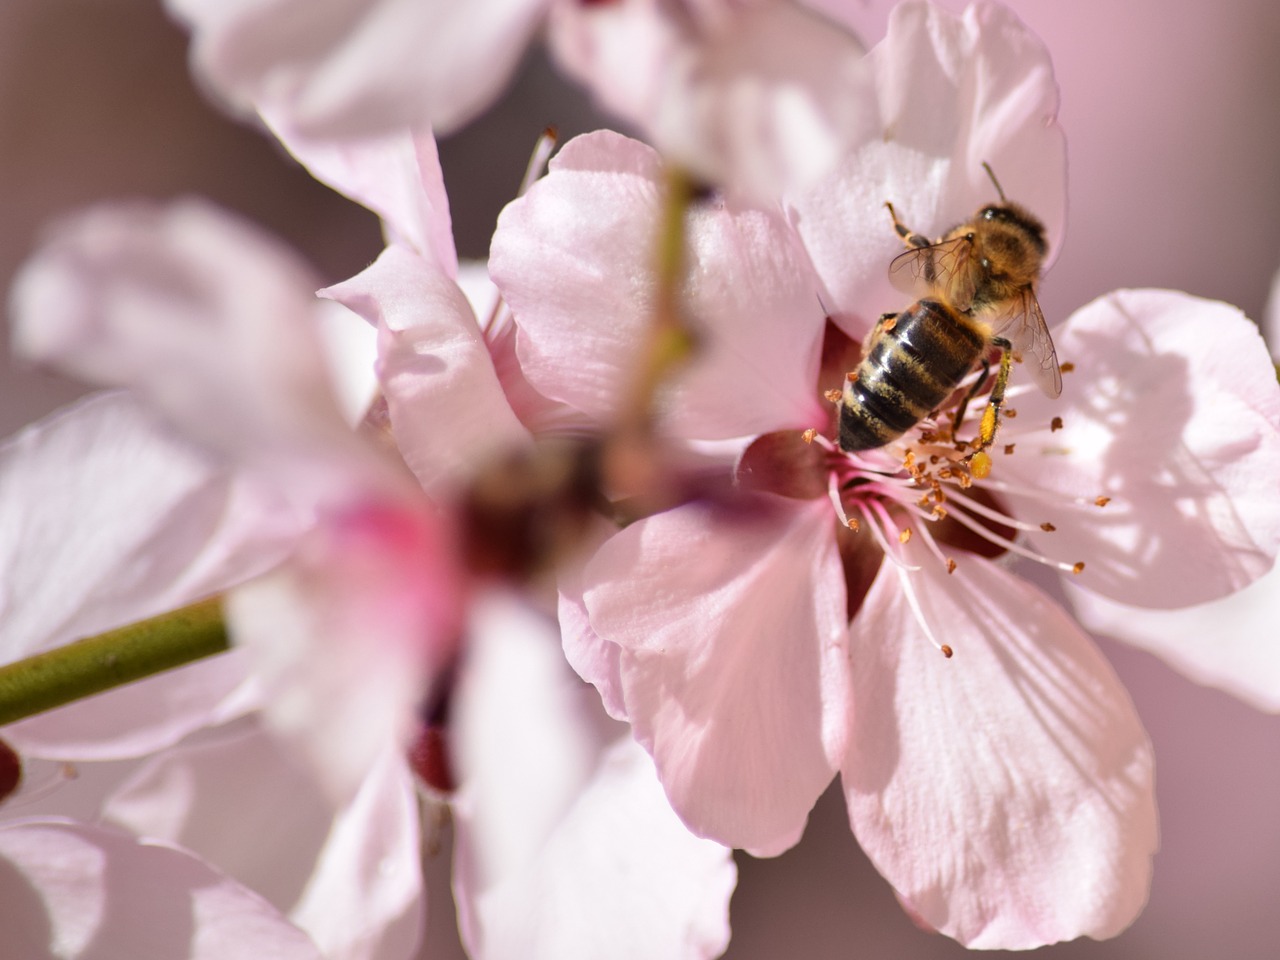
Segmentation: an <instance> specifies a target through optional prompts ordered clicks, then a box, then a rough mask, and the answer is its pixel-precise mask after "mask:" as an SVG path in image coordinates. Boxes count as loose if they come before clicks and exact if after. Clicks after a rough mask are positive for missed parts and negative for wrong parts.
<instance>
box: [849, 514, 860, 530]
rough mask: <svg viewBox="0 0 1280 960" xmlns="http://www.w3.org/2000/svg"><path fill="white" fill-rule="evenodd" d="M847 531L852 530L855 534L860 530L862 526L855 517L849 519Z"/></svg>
mask: <svg viewBox="0 0 1280 960" xmlns="http://www.w3.org/2000/svg"><path fill="white" fill-rule="evenodd" d="M849 529H850V530H852V531H853V532H854V533H857V532H858V531H859V530H861V529H862V524H861V523H859V522H858V518H857V517H850V518H849Z"/></svg>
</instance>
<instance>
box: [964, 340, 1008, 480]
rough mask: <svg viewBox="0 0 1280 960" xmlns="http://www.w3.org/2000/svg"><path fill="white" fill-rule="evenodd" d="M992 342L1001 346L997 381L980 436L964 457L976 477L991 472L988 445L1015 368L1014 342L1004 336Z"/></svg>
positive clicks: (984, 415)
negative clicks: (970, 451)
mask: <svg viewBox="0 0 1280 960" xmlns="http://www.w3.org/2000/svg"><path fill="white" fill-rule="evenodd" d="M991 343H992V345H993V346H996V347H999V348H1000V369H999V371H998V372H997V373H996V382H995V383H994V384H993V385H992V387H991V395H990V396H989V397H987V406H986V408H985V409H984V410H983V411H982V420H981V422H980V423H979V424H978V436H977V438H976V439H975V440H974V441H973V452H972V453H970V454H969V455H968V456H967V457H965V458H964V459H965V460H966V461H968V463H969V469H970V472H971V473H972V474H973V475H974V476H975V477H985V476H986V475H987V474H988V473H990V472H991V456H990V454H988V453H987V447H989V446H991V444H993V443H995V441H996V431H997V430H998V429H999V428H1000V408H1001V407H1002V406H1004V392H1005V390H1006V388H1007V387H1008V386H1009V372H1010V371H1011V370H1012V369H1013V344H1012V343H1010V342H1009V341H1008V340H1006V339H1005V338H1004V337H993V338H992V340H991Z"/></svg>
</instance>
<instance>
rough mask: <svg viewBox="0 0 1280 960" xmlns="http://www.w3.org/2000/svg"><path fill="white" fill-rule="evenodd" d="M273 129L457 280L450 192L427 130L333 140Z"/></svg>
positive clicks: (320, 174) (281, 125)
mask: <svg viewBox="0 0 1280 960" xmlns="http://www.w3.org/2000/svg"><path fill="white" fill-rule="evenodd" d="M267 119H268V121H270V120H271V119H272V118H271V117H270V116H268V117H267ZM272 131H273V132H274V133H275V135H276V136H277V137H278V138H279V139H280V142H281V143H283V144H284V146H285V149H287V150H288V151H289V152H290V153H291V154H293V156H294V157H295V158H296V159H297V160H298V162H299V163H301V164H302V165H303V166H304V167H306V168H307V169H308V170H310V171H311V175H312V176H313V177H315V178H316V179H317V180H319V181H321V182H322V183H326V184H328V185H329V186H330V187H332V188H333V189H335V190H337V191H338V192H339V193H341V194H342V195H343V196H346V197H350V198H351V199H352V200H354V201H355V202H356V203H359V204H361V205H362V206H365V207H367V208H368V209H370V210H372V211H373V212H374V213H376V214H377V215H378V216H379V217H381V218H382V222H383V224H384V225H385V226H386V228H387V229H388V230H389V231H390V233H391V234H392V236H393V238H394V239H395V240H397V241H399V242H401V243H404V244H406V245H408V246H409V247H411V248H412V249H413V250H414V251H415V252H416V253H418V254H419V255H420V256H423V257H427V258H429V259H433V260H434V261H435V262H436V263H437V264H438V265H439V266H440V269H441V270H443V271H444V273H445V274H446V275H447V276H448V277H449V278H450V279H457V276H458V254H457V251H456V250H455V249H454V245H453V221H452V218H451V217H450V215H449V197H448V195H447V194H446V193H445V189H444V173H443V172H442V171H441V169H440V156H439V154H438V153H437V151H436V141H435V137H433V136H432V135H431V133H430V132H425V133H417V134H414V133H411V132H409V131H407V130H406V131H396V132H394V133H391V134H388V135H386V136H382V137H377V138H372V139H368V140H352V141H337V142H334V141H329V140H317V139H313V138H310V137H306V136H303V135H302V134H300V133H298V132H296V131H294V130H292V129H291V128H290V127H289V126H288V124H287V123H286V122H284V121H281V122H278V123H273V124H272Z"/></svg>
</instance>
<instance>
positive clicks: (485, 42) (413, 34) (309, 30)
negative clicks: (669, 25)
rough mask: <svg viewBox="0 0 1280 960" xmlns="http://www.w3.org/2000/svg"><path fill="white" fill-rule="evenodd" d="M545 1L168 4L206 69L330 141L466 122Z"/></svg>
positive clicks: (211, 0) (505, 71) (182, 0)
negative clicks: (191, 36)
mask: <svg viewBox="0 0 1280 960" xmlns="http://www.w3.org/2000/svg"><path fill="white" fill-rule="evenodd" d="M545 2H546V0H474V2H471V3H466V4H452V3H403V2H398V0H238V2H235V3H226V2H223V0H168V7H169V9H170V10H171V11H172V12H173V13H175V14H176V15H177V16H178V17H180V18H181V19H182V20H184V21H186V23H187V24H188V26H190V27H191V29H192V32H193V33H194V49H193V53H192V58H193V60H194V63H195V66H196V68H197V70H198V72H199V73H200V74H201V75H202V76H203V77H204V78H205V79H206V80H207V81H208V82H209V83H210V84H211V85H212V86H213V88H214V89H215V90H216V91H217V92H218V93H220V94H221V95H222V96H223V97H224V98H225V99H227V100H228V101H230V103H231V104H232V105H233V106H235V107H237V108H238V109H240V110H241V111H244V112H249V111H251V110H253V109H254V108H259V107H265V108H268V109H270V110H271V111H272V112H274V113H275V114H277V115H279V116H285V117H287V118H288V119H289V121H290V123H291V124H292V125H293V126H295V127H297V129H299V130H302V131H305V132H306V133H308V134H309V135H313V136H318V137H324V138H326V139H343V138H360V137H366V136H370V135H376V134H380V133H385V132H387V131H391V130H395V129H397V128H400V127H404V126H416V127H421V126H425V125H427V124H435V125H436V126H438V127H440V128H441V129H446V128H451V127H456V126H460V125H461V124H462V123H464V122H466V121H467V120H469V119H470V118H471V117H472V116H474V115H475V114H476V113H478V112H479V111H481V110H482V109H483V108H484V107H486V106H487V105H488V104H489V102H490V101H492V100H493V99H495V98H496V97H497V95H498V92H499V91H500V90H501V89H502V86H503V84H504V83H505V82H506V80H507V78H508V77H509V76H510V74H511V72H512V71H513V70H514V68H515V65H516V62H517V60H518V58H519V56H520V53H521V52H522V50H523V49H524V45H525V44H526V43H527V42H528V38H529V34H530V33H531V32H532V30H533V28H534V26H535V25H536V19H537V16H538V14H539V12H540V11H541V9H542V7H543V6H544V5H545Z"/></svg>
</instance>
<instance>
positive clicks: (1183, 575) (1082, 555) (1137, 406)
mask: <svg viewBox="0 0 1280 960" xmlns="http://www.w3.org/2000/svg"><path fill="white" fill-rule="evenodd" d="M1206 330H1212V331H1213V336H1205V331H1206ZM1057 340H1058V354H1059V356H1061V357H1062V358H1064V359H1067V360H1071V361H1073V362H1074V364H1075V368H1076V369H1075V371H1074V372H1073V373H1072V374H1071V375H1070V376H1069V377H1067V378H1066V380H1065V381H1064V384H1065V385H1064V387H1063V396H1062V400H1063V402H1062V403H1061V404H1054V403H1052V402H1050V401H1048V400H1047V399H1045V398H1043V397H1041V396H1039V395H1038V394H1036V393H1034V392H1032V393H1028V394H1027V395H1026V396H1025V397H1019V398H1018V399H1017V401H1016V406H1017V407H1019V408H1020V409H1019V411H1018V420H1016V421H1014V423H1016V424H1017V431H1018V434H1019V436H1018V438H1017V439H1018V446H1017V450H1018V453H1017V455H1016V456H1013V457H1008V458H1002V459H1001V460H1000V461H999V473H998V474H995V476H996V478H997V479H998V480H1001V481H1004V482H1006V483H1010V484H1012V485H1013V486H1012V487H1011V488H1010V489H1009V492H1008V496H1009V500H1010V502H1011V503H1013V504H1014V505H1015V507H1016V509H1017V513H1018V514H1019V516H1022V517H1024V518H1025V519H1027V520H1034V521H1036V522H1040V521H1048V522H1050V523H1052V524H1053V525H1054V527H1055V528H1056V529H1055V530H1054V531H1053V532H1051V533H1041V532H1039V531H1033V532H1032V533H1031V535H1030V538H1029V539H1030V540H1032V541H1033V542H1034V543H1035V545H1036V547H1037V548H1038V549H1040V550H1042V551H1044V552H1046V553H1051V554H1052V555H1053V556H1055V557H1058V558H1061V559H1063V560H1067V561H1069V562H1075V561H1077V560H1079V561H1084V563H1085V570H1084V572H1083V573H1081V574H1080V575H1079V577H1077V578H1075V583H1076V584H1077V585H1078V586H1082V587H1087V588H1088V589H1090V590H1093V591H1096V592H1097V593H1100V594H1102V595H1104V596H1106V597H1108V598H1110V599H1113V600H1116V601H1119V602H1121V603H1127V604H1133V605H1135V606H1142V607H1157V608H1172V607H1184V606H1188V605H1191V604H1196V603H1203V602H1205V601H1209V600H1214V599H1217V598H1219V597H1222V596H1225V595H1226V594H1228V593H1230V592H1232V591H1235V590H1239V589H1240V588H1241V587H1244V586H1245V585H1246V584H1248V583H1250V582H1252V581H1253V580H1255V579H1256V578H1257V577H1260V576H1261V575H1262V574H1264V573H1266V572H1267V571H1268V570H1270V569H1271V567H1272V563H1273V561H1274V559H1275V556H1276V551H1277V547H1278V546H1280V498H1277V497H1276V477H1277V476H1280V386H1278V385H1277V383H1276V375H1275V368H1274V367H1273V366H1272V363H1271V360H1270V358H1269V357H1268V355H1267V351H1266V347H1265V346H1264V345H1263V342H1262V339H1261V337H1259V335H1258V332H1257V328H1256V327H1255V326H1254V325H1253V324H1252V323H1250V322H1249V321H1248V320H1247V319H1246V318H1245V317H1244V316H1243V315H1242V314H1241V313H1240V311H1239V310H1237V309H1236V308H1235V307H1231V306H1228V305H1227V304H1224V303H1218V302H1215V301H1209V300H1202V299H1200V298H1198V297H1191V296H1188V295H1187V294H1183V293H1177V292H1174V291H1167V290H1122V291H1117V292H1115V293H1112V294H1108V295H1107V296H1105V297H1102V298H1100V299H1098V300H1095V301H1094V302H1093V303H1091V304H1089V305H1088V306H1086V307H1084V308H1082V309H1081V310H1078V311H1076V313H1075V314H1073V315H1072V317H1071V318H1070V320H1069V321H1068V322H1067V323H1066V324H1065V325H1064V326H1063V328H1062V329H1061V330H1060V331H1059V335H1058V337H1057ZM1055 415H1057V416H1061V418H1062V422H1063V427H1062V429H1060V430H1057V431H1052V430H1050V429H1047V428H1048V426H1049V422H1050V419H1051V417H1053V416H1055ZM1008 439H1013V436H1012V435H1011V436H1010V437H1009V438H1008ZM1098 497H1104V498H1107V499H1106V501H1105V506H1099V505H1098V503H1097V502H1096V498H1098Z"/></svg>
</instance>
